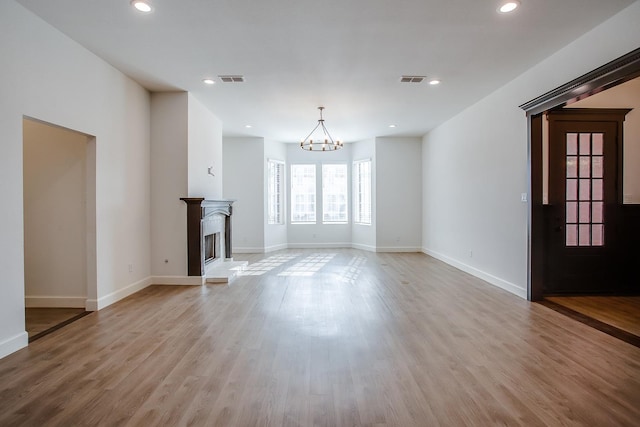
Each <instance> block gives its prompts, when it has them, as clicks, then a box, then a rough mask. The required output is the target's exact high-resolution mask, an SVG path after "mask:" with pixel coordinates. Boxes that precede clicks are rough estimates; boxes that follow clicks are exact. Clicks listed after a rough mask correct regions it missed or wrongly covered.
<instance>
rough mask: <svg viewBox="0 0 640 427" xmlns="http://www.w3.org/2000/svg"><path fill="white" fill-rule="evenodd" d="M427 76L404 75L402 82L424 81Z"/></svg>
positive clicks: (401, 78)
mask: <svg viewBox="0 0 640 427" xmlns="http://www.w3.org/2000/svg"><path fill="white" fill-rule="evenodd" d="M426 77H427V76H402V77H400V83H422V81H423V80H424V79H425V78H426Z"/></svg>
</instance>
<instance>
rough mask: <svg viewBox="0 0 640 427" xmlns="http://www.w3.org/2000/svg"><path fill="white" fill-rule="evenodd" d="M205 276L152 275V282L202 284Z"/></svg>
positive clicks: (162, 283)
mask: <svg viewBox="0 0 640 427" xmlns="http://www.w3.org/2000/svg"><path fill="white" fill-rule="evenodd" d="M205 278H206V277H205V276H152V277H151V284H153V285H186V286H202V285H203V284H204V282H205Z"/></svg>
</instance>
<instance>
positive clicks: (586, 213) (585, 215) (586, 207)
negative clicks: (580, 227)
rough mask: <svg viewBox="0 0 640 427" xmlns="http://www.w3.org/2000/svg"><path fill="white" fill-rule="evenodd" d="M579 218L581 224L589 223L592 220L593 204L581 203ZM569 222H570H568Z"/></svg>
mask: <svg viewBox="0 0 640 427" xmlns="http://www.w3.org/2000/svg"><path fill="white" fill-rule="evenodd" d="M579 211H580V212H579V214H578V217H579V218H580V221H579V222H580V223H588V222H590V221H589V220H590V219H591V215H590V214H591V212H590V211H591V203H589V202H580V209H579ZM567 222H568V221H567Z"/></svg>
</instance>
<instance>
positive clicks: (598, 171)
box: [591, 156, 604, 178]
mask: <svg viewBox="0 0 640 427" xmlns="http://www.w3.org/2000/svg"><path fill="white" fill-rule="evenodd" d="M603 163H604V158H603V157H602V156H596V157H592V158H591V164H592V166H593V169H592V175H593V177H594V178H602V177H603V176H604V175H603V174H604V166H603Z"/></svg>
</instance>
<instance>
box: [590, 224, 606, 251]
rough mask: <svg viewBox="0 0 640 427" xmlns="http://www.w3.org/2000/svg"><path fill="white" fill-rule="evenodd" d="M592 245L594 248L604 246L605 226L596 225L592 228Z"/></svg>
mask: <svg viewBox="0 0 640 427" xmlns="http://www.w3.org/2000/svg"><path fill="white" fill-rule="evenodd" d="M591 245H592V246H603V245H604V225H602V224H594V225H592V226H591Z"/></svg>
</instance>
